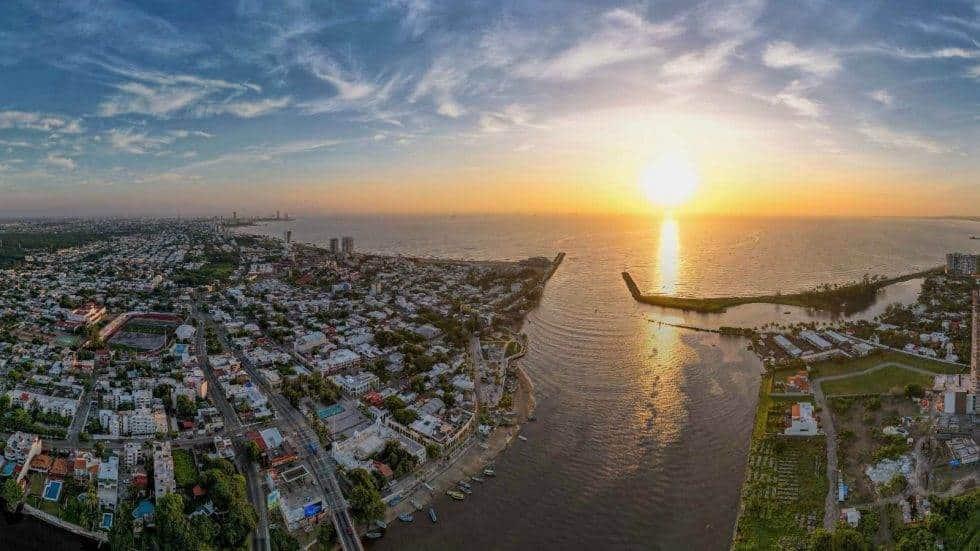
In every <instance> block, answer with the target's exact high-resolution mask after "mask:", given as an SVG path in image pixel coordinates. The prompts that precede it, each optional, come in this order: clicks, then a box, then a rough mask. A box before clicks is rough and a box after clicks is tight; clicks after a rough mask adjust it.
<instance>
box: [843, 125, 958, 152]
mask: <svg viewBox="0 0 980 551" xmlns="http://www.w3.org/2000/svg"><path fill="white" fill-rule="evenodd" d="M858 132H860V133H861V134H863V135H864V136H865V137H866V138H868V139H869V140H871V141H872V142H874V143H876V144H878V145H882V146H885V147H891V148H899V149H913V150H918V151H924V152H926V153H932V154H938V153H944V152H946V151H948V150H949V148H948V147H946V146H944V145H943V144H942V143H940V142H938V141H936V140H933V139H931V138H927V137H924V136H919V135H917V134H913V133H909V132H899V131H896V130H892V129H890V128H887V127H884V126H879V125H872V124H865V125H862V126H861V127H860V128H858Z"/></svg>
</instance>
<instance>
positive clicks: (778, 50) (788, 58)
mask: <svg viewBox="0 0 980 551" xmlns="http://www.w3.org/2000/svg"><path fill="white" fill-rule="evenodd" d="M762 62H763V63H765V64H766V66H767V67H771V68H773V69H788V68H792V69H798V70H800V71H803V72H807V73H810V74H813V75H817V76H828V75H832V74H834V73H836V72H837V71H838V70H840V68H841V64H840V60H838V59H837V57H836V56H834V55H833V54H832V53H829V52H819V51H816V50H805V49H801V48H798V47H796V46H795V45H794V44H793V43H791V42H787V41H785V40H781V41H778V42H771V43H770V44H769V45H768V46H767V47H766V51H765V52H764V53H763V54H762Z"/></svg>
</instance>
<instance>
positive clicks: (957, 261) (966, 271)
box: [946, 253, 980, 276]
mask: <svg viewBox="0 0 980 551" xmlns="http://www.w3.org/2000/svg"><path fill="white" fill-rule="evenodd" d="M977 272H980V255H975V254H966V253H949V254H947V255H946V273H947V274H949V275H957V276H969V275H973V274H976V273H977Z"/></svg>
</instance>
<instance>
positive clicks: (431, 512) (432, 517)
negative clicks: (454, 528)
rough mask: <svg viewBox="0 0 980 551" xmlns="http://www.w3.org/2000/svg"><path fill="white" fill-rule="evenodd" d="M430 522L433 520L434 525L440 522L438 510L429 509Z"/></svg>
mask: <svg viewBox="0 0 980 551" xmlns="http://www.w3.org/2000/svg"><path fill="white" fill-rule="evenodd" d="M429 520H431V521H432V523H433V524H435V523H437V522H439V517H437V516H436V510H435V509H434V508H432V507H429Z"/></svg>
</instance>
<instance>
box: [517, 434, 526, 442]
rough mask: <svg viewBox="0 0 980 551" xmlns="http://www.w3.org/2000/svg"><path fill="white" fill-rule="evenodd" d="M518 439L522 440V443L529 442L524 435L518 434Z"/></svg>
mask: <svg viewBox="0 0 980 551" xmlns="http://www.w3.org/2000/svg"><path fill="white" fill-rule="evenodd" d="M517 437H518V438H520V439H521V442H527V436H524V435H523V434H518V435H517Z"/></svg>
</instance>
